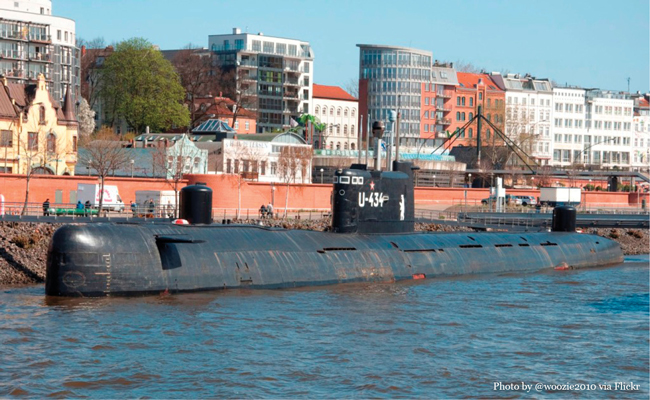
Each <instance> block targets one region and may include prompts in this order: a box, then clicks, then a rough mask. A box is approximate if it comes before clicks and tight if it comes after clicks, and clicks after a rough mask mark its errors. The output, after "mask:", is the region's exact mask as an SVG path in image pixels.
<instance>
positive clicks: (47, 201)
mask: <svg viewBox="0 0 650 400" xmlns="http://www.w3.org/2000/svg"><path fill="white" fill-rule="evenodd" d="M43 215H50V199H45V201H44V202H43Z"/></svg>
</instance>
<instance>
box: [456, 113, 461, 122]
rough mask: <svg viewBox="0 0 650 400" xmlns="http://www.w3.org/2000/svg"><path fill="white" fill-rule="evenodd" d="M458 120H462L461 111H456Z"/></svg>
mask: <svg viewBox="0 0 650 400" xmlns="http://www.w3.org/2000/svg"><path fill="white" fill-rule="evenodd" d="M456 121H460V111H456Z"/></svg>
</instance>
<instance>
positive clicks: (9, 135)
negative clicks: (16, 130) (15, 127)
mask: <svg viewBox="0 0 650 400" xmlns="http://www.w3.org/2000/svg"><path fill="white" fill-rule="evenodd" d="M13 137H14V135H13V132H12V131H2V133H0V147H13V145H14V144H13Z"/></svg>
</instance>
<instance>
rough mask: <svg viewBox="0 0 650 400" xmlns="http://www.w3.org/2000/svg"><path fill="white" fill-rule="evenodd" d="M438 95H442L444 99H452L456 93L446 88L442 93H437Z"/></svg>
mask: <svg viewBox="0 0 650 400" xmlns="http://www.w3.org/2000/svg"><path fill="white" fill-rule="evenodd" d="M436 96H438V97H442V98H443V99H451V98H452V97H453V96H454V94H453V93H452V92H450V91H448V90H445V91H444V92H442V93H437V94H436Z"/></svg>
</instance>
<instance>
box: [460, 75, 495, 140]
mask: <svg viewBox="0 0 650 400" xmlns="http://www.w3.org/2000/svg"><path fill="white" fill-rule="evenodd" d="M457 77H458V86H456V90H455V93H454V94H453V98H452V101H451V107H452V108H451V112H450V113H449V116H450V121H449V122H450V124H449V128H448V131H449V132H450V133H454V132H455V131H456V130H457V129H460V128H462V127H463V126H465V124H467V122H469V120H471V119H472V118H473V117H474V116H475V115H476V113H477V112H478V107H479V106H481V107H482V113H483V115H484V116H485V117H486V118H487V119H489V120H490V121H491V122H492V123H493V124H494V125H496V126H497V128H499V129H500V130H501V131H503V126H504V118H505V99H506V92H505V91H503V90H501V89H499V87H498V86H497V84H496V83H495V82H494V81H493V80H492V79H491V78H490V75H488V74H473V73H468V72H458V73H457ZM477 137H478V132H477V124H476V122H473V123H472V124H471V125H469V126H467V127H466V128H465V132H464V133H461V134H460V137H459V138H458V139H456V141H455V142H454V144H453V145H454V146H456V145H461V144H462V145H465V146H467V145H476V140H477ZM494 140H495V136H494V129H493V128H491V127H490V126H489V125H488V124H487V123H485V122H483V123H482V127H481V144H482V145H484V146H487V145H490V144H493V142H494ZM499 143H501V142H499Z"/></svg>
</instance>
